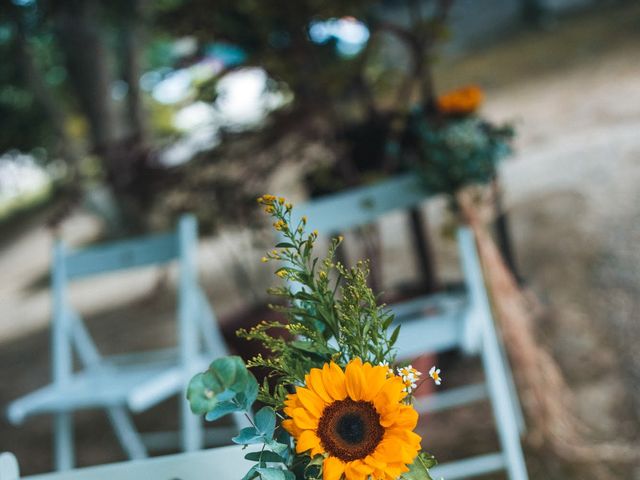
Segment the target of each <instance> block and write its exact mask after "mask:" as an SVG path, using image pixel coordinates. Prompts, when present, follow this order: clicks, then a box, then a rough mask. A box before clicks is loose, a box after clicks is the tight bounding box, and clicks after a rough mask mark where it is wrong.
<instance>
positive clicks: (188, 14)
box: [0, 0, 451, 235]
mask: <svg viewBox="0 0 640 480" xmlns="http://www.w3.org/2000/svg"><path fill="white" fill-rule="evenodd" d="M4 3H5V4H6V8H3V9H2V13H1V14H0V15H1V16H0V32H1V35H0V49H1V50H2V53H3V57H4V58H14V59H15V62H10V63H8V64H5V65H4V66H3V68H2V69H1V70H2V71H1V72H0V76H1V78H0V81H1V82H2V92H3V95H2V102H1V103H0V108H2V110H3V113H2V114H3V117H4V118H5V119H7V118H11V122H6V123H7V127H6V128H3V129H2V134H1V135H2V136H1V137H0V150H1V151H10V150H16V149H17V150H19V151H22V152H35V154H36V155H35V156H36V157H37V158H38V160H39V161H40V162H44V163H48V164H50V165H51V164H53V165H56V166H57V169H55V170H56V172H57V176H58V178H57V180H59V182H58V184H59V185H63V186H64V187H65V192H66V193H67V194H68V195H70V196H71V198H73V199H78V198H81V197H82V198H85V199H87V200H88V202H89V204H90V205H91V206H92V207H93V208H94V210H96V211H97V212H99V213H100V214H101V216H102V217H103V218H104V219H105V220H106V221H107V224H108V225H109V227H110V232H111V233H112V234H116V235H117V234H122V233H126V232H129V231H137V230H144V229H146V228H148V227H149V225H150V224H151V223H153V219H155V220H159V221H160V222H161V223H164V222H163V221H162V217H163V216H164V215H165V214H169V216H171V212H173V213H175V211H180V210H193V209H199V210H203V211H202V215H201V216H205V217H209V219H208V221H207V220H205V224H208V225H209V226H213V224H214V223H215V219H218V220H219V219H220V218H225V219H227V220H230V219H234V218H236V219H237V218H240V219H244V218H245V216H246V215H245V214H244V212H243V209H242V207H243V206H244V205H245V204H246V202H247V201H248V198H249V197H253V196H254V195H255V194H256V193H259V189H256V188H252V185H254V184H256V183H257V184H261V182H262V180H263V179H264V177H265V175H268V174H269V172H271V171H273V170H274V169H275V168H276V167H277V164H278V163H279V162H282V161H286V160H287V158H283V155H280V154H279V153H278V148H277V147H275V148H276V152H274V154H271V155H262V156H261V155H260V153H261V152H264V151H266V150H269V149H272V148H274V146H275V145H280V148H283V147H282V139H283V138H291V139H293V138H297V140H292V141H294V142H295V141H297V142H305V144H307V145H309V144H313V142H317V146H318V148H316V149H315V150H317V151H316V152H315V155H314V152H310V155H308V156H309V157H310V158H311V159H312V160H311V164H312V165H311V166H308V167H309V168H308V169H307V170H308V172H309V173H308V174H309V175H310V179H311V183H310V187H311V190H312V191H315V193H320V192H322V191H325V190H327V189H329V188H332V189H337V188H341V187H342V186H346V185H353V184H356V183H360V182H362V181H363V178H362V176H363V175H364V174H365V173H366V172H371V171H374V172H375V171H377V170H381V171H387V172H389V171H391V170H393V169H394V167H395V166H394V164H393V161H394V160H393V159H392V158H391V156H389V155H388V153H389V151H388V150H389V148H388V143H389V142H388V141H389V140H390V139H392V137H393V136H394V135H396V136H397V135H398V134H399V127H398V126H397V125H395V124H394V122H396V123H397V121H398V120H399V118H400V115H402V114H404V113H406V111H407V109H408V108H409V107H410V105H411V103H412V102H416V101H417V102H420V103H423V104H425V105H428V104H429V103H430V102H432V97H433V85H432V80H431V76H430V74H429V68H428V65H429V61H430V59H431V55H432V46H433V44H434V43H435V41H436V40H437V39H438V38H439V37H441V36H442V34H443V32H444V27H443V25H442V21H443V20H444V18H445V17H446V14H447V12H448V10H449V8H450V3H451V2H449V1H433V2H422V1H418V0H407V1H404V0H403V1H394V2H382V3H381V2H379V1H372V0H350V1H328V2H317V1H312V0H305V1H300V2H278V1H275V2H260V1H250V0H247V1H240V2H236V1H222V2H213V1H210V0H196V1H178V0H174V1H162V2H148V1H145V0H135V1H114V2H104V1H100V0H87V1H61V0H22V1H13V2H11V1H5V2H4ZM389 11H392V12H395V13H396V17H398V21H397V22H390V21H389V20H388V17H389V15H388V13H389ZM389 38H392V40H391V41H389ZM393 42H395V44H394V43H393ZM389 45H392V46H393V45H395V47H393V48H395V49H396V50H397V49H400V51H404V52H403V53H404V55H403V56H402V58H403V59H402V60H401V61H399V62H398V61H396V62H393V61H391V59H392V58H393V55H390V54H389V51H390V47H389ZM393 48H392V49H391V51H393ZM267 117H268V118H267ZM3 124H4V122H3ZM310 142H311V143H310ZM238 149H239V150H240V151H238ZM285 149H286V148H285ZM288 150H289V151H291V148H289V149H288ZM294 150H297V149H294ZM307 150H313V149H309V148H307ZM300 155H301V157H302V156H304V155H305V154H304V153H301V154H300ZM230 156H231V157H233V162H234V165H233V167H231V166H228V165H227V166H225V167H224V168H222V167H221V166H220V165H218V166H219V167H220V168H213V171H211V172H209V173H207V167H213V166H214V165H216V164H217V163H220V162H224V161H227V160H228V159H229V157H230ZM314 156H315V157H317V158H313V157H314ZM290 157H291V155H289V159H290ZM318 159H319V160H320V161H319V163H318V162H316V161H315V160H318ZM298 160H299V161H300V162H301V163H304V161H305V160H306V159H305V158H299V159H298ZM323 162H324V163H323ZM321 167H322V168H321ZM230 171H236V172H237V173H235V174H232V173H230ZM191 187H193V188H191ZM175 188H178V189H179V190H180V191H178V192H176V191H173V192H172V189H175ZM159 198H160V200H159V203H158V199H159ZM158 205H160V206H158ZM199 205H206V209H207V210H214V212H209V213H207V214H205V212H204V208H202V207H199ZM216 206H217V207H216Z"/></svg>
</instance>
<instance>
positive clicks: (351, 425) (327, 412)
mask: <svg viewBox="0 0 640 480" xmlns="http://www.w3.org/2000/svg"><path fill="white" fill-rule="evenodd" d="M317 433H318V437H319V438H320V441H321V442H322V446H323V447H324V449H325V450H326V451H327V452H328V453H329V454H330V455H331V456H334V457H338V458H339V459H340V460H342V461H345V462H350V461H353V460H358V459H360V458H364V457H366V456H367V455H369V454H370V453H372V452H373V451H374V450H375V449H376V447H377V446H378V444H379V443H380V440H382V437H383V435H384V428H383V427H382V425H380V415H379V414H378V412H377V411H376V409H375V407H374V406H373V404H372V403H371V402H363V401H358V402H356V401H354V400H351V399H349V398H347V399H345V400H340V401H336V402H333V403H332V404H331V405H328V406H327V407H326V408H325V409H324V411H323V412H322V416H321V417H320V420H319V422H318V431H317Z"/></svg>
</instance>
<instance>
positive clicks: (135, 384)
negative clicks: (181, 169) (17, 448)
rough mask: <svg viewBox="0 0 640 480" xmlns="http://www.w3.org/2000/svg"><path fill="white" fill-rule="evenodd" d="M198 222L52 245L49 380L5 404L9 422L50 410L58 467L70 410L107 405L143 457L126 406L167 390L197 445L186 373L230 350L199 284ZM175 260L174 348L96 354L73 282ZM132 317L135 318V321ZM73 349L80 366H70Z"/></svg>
mask: <svg viewBox="0 0 640 480" xmlns="http://www.w3.org/2000/svg"><path fill="white" fill-rule="evenodd" d="M197 235H198V233H197V222H196V219H195V218H194V217H193V216H189V215H185V216H183V217H181V218H180V220H179V222H178V225H177V228H176V229H175V231H173V232H170V233H165V234H160V235H152V236H146V237H141V238H136V239H133V240H127V241H120V242H115V243H110V244H106V245H100V246H96V247H90V248H87V249H82V250H70V249H67V248H66V247H65V246H64V244H63V243H62V242H57V243H56V244H55V246H54V249H53V266H52V276H51V283H52V293H53V319H52V324H51V350H52V374H53V382H52V383H51V384H49V385H47V386H45V387H43V388H40V389H39V390H36V391H34V392H32V393H30V394H28V395H26V396H24V397H22V398H20V399H18V400H15V401H14V402H13V403H11V404H10V405H9V407H8V410H7V414H8V418H9V420H10V421H11V422H12V423H13V424H21V423H22V422H23V421H24V420H25V419H26V418H27V417H30V416H32V415H36V414H52V415H53V416H54V446H55V447H54V448H55V455H54V457H55V466H56V468H57V469H58V470H66V469H69V468H72V467H73V464H74V441H73V423H72V416H73V412H74V411H75V410H79V409H87V408H102V409H105V410H106V413H107V415H108V417H109V420H110V422H111V424H112V426H113V429H114V431H115V434H116V436H117V438H118V440H119V441H120V443H121V445H122V447H123V449H124V450H125V452H126V454H127V455H128V456H129V458H131V459H140V458H144V457H146V456H147V447H146V446H145V443H144V441H143V438H142V436H141V435H140V434H139V433H138V432H137V431H136V429H135V426H134V424H133V422H132V421H131V418H130V412H133V413H136V412H142V411H144V410H147V409H148V408H150V407H152V406H154V405H156V404H158V403H159V402H161V401H163V400H165V399H166V398H168V397H170V396H172V395H176V394H177V395H178V396H179V397H180V398H181V401H180V407H179V409H180V413H179V415H180V421H181V429H180V440H181V445H182V448H183V450H185V451H191V450H196V449H199V448H201V446H202V441H203V430H202V423H201V419H200V418H199V417H197V416H195V415H193V414H192V413H191V411H190V408H189V403H188V401H187V400H186V398H185V391H186V387H187V384H188V382H189V380H190V378H191V376H192V375H193V374H194V373H195V372H197V371H201V370H204V369H206V367H207V365H208V364H209V362H211V360H212V359H214V358H215V357H219V356H224V355H227V354H228V351H227V348H226V345H225V342H224V340H223V337H222V335H221V333H220V331H219V329H218V325H217V321H216V317H215V315H214V312H213V310H212V309H211V307H210V305H209V304H208V302H207V299H206V296H205V294H204V292H203V290H202V288H201V287H200V286H199V285H198V280H197V269H196V248H197V240H198V239H197ZM174 260H175V261H177V263H178V266H179V282H178V283H179V284H178V308H177V338H178V345H177V347H176V348H172V349H165V350H159V351H153V352H138V353H132V354H127V355H119V356H113V357H103V356H102V355H100V353H99V351H98V349H97V347H96V345H95V343H94V342H93V340H92V338H91V336H90V335H89V332H88V330H87V329H86V327H85V325H84V323H83V321H82V319H81V317H80V315H79V314H78V313H77V312H76V311H75V310H74V309H73V307H72V305H71V304H70V302H69V298H68V292H67V290H68V286H69V283H70V282H71V281H75V280H80V279H84V278H86V277H90V276H94V275H99V274H106V273H111V272H115V271H119V270H125V269H132V268H137V267H145V266H150V265H159V264H166V263H168V262H170V261H174ZM132 321H135V320H134V319H132ZM74 352H75V354H76V355H77V358H78V359H79V360H80V366H79V367H80V368H79V369H74V361H73V356H74Z"/></svg>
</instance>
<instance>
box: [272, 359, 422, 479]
mask: <svg viewBox="0 0 640 480" xmlns="http://www.w3.org/2000/svg"><path fill="white" fill-rule="evenodd" d="M388 370H389V369H388V367H385V366H372V365H371V364H369V363H364V364H363V363H362V361H361V360H360V359H359V358H356V359H355V360H352V361H351V362H349V363H348V364H347V366H346V368H345V370H344V371H343V370H342V369H341V368H340V367H339V366H338V365H336V364H335V363H333V362H331V363H327V364H325V365H324V366H323V367H322V369H320V368H314V369H312V370H311V371H310V372H309V374H308V375H306V377H305V386H304V387H297V389H296V393H292V394H289V395H288V396H287V399H286V402H285V409H284V412H285V414H286V415H287V416H288V417H290V418H288V419H286V420H284V421H283V422H282V426H283V427H284V428H285V429H286V430H287V431H288V432H289V433H290V434H291V435H293V437H294V438H295V439H296V452H298V453H303V452H307V451H308V452H309V454H310V455H311V457H314V456H316V455H323V456H324V457H325V458H324V461H323V465H322V471H323V480H339V479H340V478H342V476H343V475H344V477H345V478H346V480H366V479H368V478H369V477H373V478H374V479H376V480H378V479H383V480H395V479H397V478H398V477H399V476H400V475H401V474H402V473H404V472H406V471H408V470H409V467H408V466H407V465H410V464H411V463H412V462H413V460H414V459H415V457H416V455H417V454H418V452H419V450H420V441H421V439H420V436H419V435H417V434H416V433H414V432H413V429H414V428H415V426H416V423H417V422H418V413H417V412H416V411H415V410H414V408H413V407H411V406H409V405H406V404H404V403H402V400H403V399H404V398H405V397H406V395H407V394H406V392H405V391H403V389H404V388H405V385H404V383H403V381H402V379H401V378H400V377H398V376H396V375H393V376H389V375H388Z"/></svg>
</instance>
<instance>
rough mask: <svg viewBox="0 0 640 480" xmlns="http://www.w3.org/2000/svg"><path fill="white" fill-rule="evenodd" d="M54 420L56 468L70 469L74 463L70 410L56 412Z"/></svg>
mask: <svg viewBox="0 0 640 480" xmlns="http://www.w3.org/2000/svg"><path fill="white" fill-rule="evenodd" d="M53 422H54V428H53V430H54V438H53V444H54V451H55V468H56V470H70V469H72V468H73V465H74V463H75V462H74V451H73V416H72V413H70V412H61V413H56V414H55V415H54V417H53Z"/></svg>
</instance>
